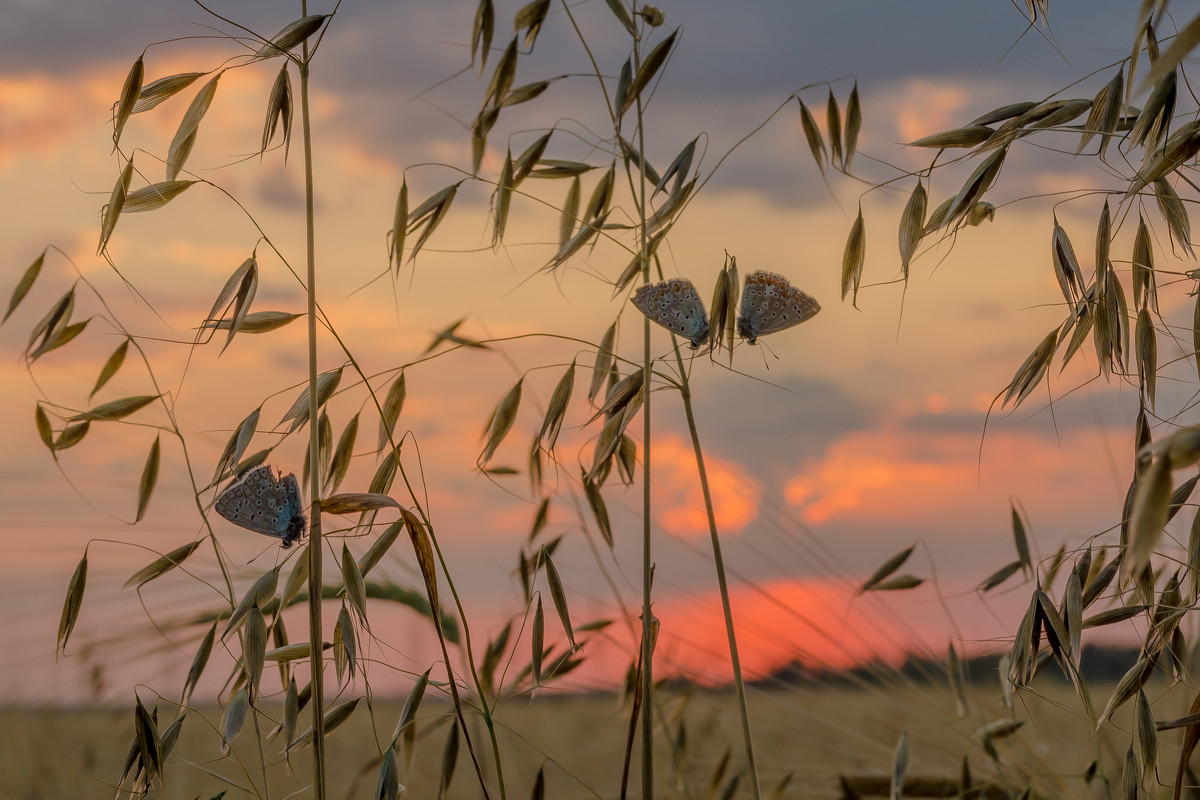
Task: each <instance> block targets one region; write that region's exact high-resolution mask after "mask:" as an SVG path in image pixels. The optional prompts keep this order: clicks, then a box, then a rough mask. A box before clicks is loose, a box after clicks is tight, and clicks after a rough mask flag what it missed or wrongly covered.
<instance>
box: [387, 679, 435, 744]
mask: <svg viewBox="0 0 1200 800" xmlns="http://www.w3.org/2000/svg"><path fill="white" fill-rule="evenodd" d="M428 686H429V670H425V671H424V672H423V673H421V675H420V677H418V678H417V680H416V681H414V682H413V687H412V688H411V689H409V690H408V696H407V697H405V698H404V707H403V708H402V709H401V711H400V719H399V720H398V721H397V722H396V731H395V733H393V734H392V739H393V741H394V740H399V739H402V740H403V741H404V743H405V745H406V748H405V749H406V753H407V755H408V758H409V760H410V761H411V759H412V755H413V752H414V750H415V745H416V741H417V710H418V709H420V707H421V701H422V700H424V699H425V689H426V688H427V687H428Z"/></svg>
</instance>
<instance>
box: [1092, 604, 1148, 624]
mask: <svg viewBox="0 0 1200 800" xmlns="http://www.w3.org/2000/svg"><path fill="white" fill-rule="evenodd" d="M1147 608H1148V606H1144V605H1133V606H1122V607H1121V608H1110V609H1109V610H1108V611H1101V612H1100V613H1099V614H1093V615H1092V616H1090V617H1088V618H1087V619H1085V620H1083V624H1082V627H1084V628H1102V627H1104V626H1105V625H1115V624H1116V623H1118V622H1125V621H1126V620H1130V619H1133V618H1134V617H1138V616H1141V615H1142V614H1144V613H1146V609H1147Z"/></svg>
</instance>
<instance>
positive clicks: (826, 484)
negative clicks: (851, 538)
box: [784, 424, 1125, 525]
mask: <svg viewBox="0 0 1200 800" xmlns="http://www.w3.org/2000/svg"><path fill="white" fill-rule="evenodd" d="M980 446H981V441H980V437H979V435H977V434H971V433H950V432H944V433H941V434H938V435H936V436H933V435H930V434H929V433H928V432H927V431H923V430H906V429H904V428H903V427H902V426H901V425H898V424H892V425H889V426H887V427H885V428H884V429H881V430H872V431H869V432H861V433H856V434H852V435H850V436H848V437H846V438H844V439H842V440H840V441H838V442H837V443H835V444H834V445H832V446H831V447H830V448H829V449H828V450H827V451H826V452H825V453H824V455H823V456H822V457H821V458H820V459H819V460H817V461H815V462H811V463H810V464H808V465H807V466H806V467H805V469H804V471H803V472H801V473H799V474H797V475H795V476H794V477H792V478H791V479H790V480H789V481H788V482H787V484H786V486H785V489H784V498H785V499H786V500H787V502H788V504H789V505H791V506H793V507H795V508H798V509H799V510H800V514H801V518H802V519H803V520H804V522H806V523H808V524H810V525H816V524H818V523H822V522H826V521H828V520H831V519H834V518H838V519H839V520H841V521H853V522H855V523H869V524H872V525H877V524H889V525H898V524H905V523H906V521H907V523H908V524H912V525H921V524H926V523H927V521H928V519H929V515H930V513H931V512H932V511H933V510H935V509H936V514H937V516H938V517H939V518H941V519H970V518H972V517H973V516H977V515H978V513H979V508H980V506H981V504H982V505H988V504H991V503H995V504H996V506H997V508H1003V506H1004V505H1007V499H1006V498H1007V497H1008V496H1009V495H1010V494H1016V495H1018V496H1020V497H1021V498H1022V500H1023V501H1025V502H1028V503H1035V504H1040V501H1043V500H1044V501H1046V502H1045V505H1046V506H1047V507H1048V508H1049V509H1056V508H1058V507H1059V506H1061V503H1060V502H1055V501H1054V498H1053V496H1052V494H1051V492H1052V491H1053V492H1062V491H1064V490H1065V488H1066V487H1068V486H1070V487H1075V486H1078V487H1080V490H1081V491H1082V490H1083V487H1085V486H1087V485H1088V484H1089V482H1090V483H1091V484H1092V485H1109V484H1110V483H1111V482H1112V479H1113V476H1112V475H1111V474H1110V465H1111V463H1112V462H1111V461H1110V460H1109V458H1110V457H1111V454H1112V452H1113V451H1114V450H1118V451H1119V448H1121V447H1123V446H1125V445H1123V444H1122V443H1120V442H1118V441H1110V440H1108V439H1106V438H1105V436H1104V433H1103V432H1102V431H1097V430H1092V429H1077V430H1070V431H1065V432H1063V433H1062V439H1061V441H1059V442H1055V441H1048V440H1044V439H1043V438H1040V437H1039V436H1037V435H1035V434H1033V433H1031V432H1029V431H1005V430H999V431H994V432H989V433H988V434H987V438H986V439H985V440H983V442H982V447H983V451H982V460H980ZM1081 465H1082V466H1081ZM1118 482H1119V481H1118ZM1048 487H1055V488H1054V489H1053V490H1052V489H1050V488H1048ZM923 521H924V522H923Z"/></svg>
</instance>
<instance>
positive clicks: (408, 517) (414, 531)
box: [400, 509, 442, 631]
mask: <svg viewBox="0 0 1200 800" xmlns="http://www.w3.org/2000/svg"><path fill="white" fill-rule="evenodd" d="M400 515H401V517H403V519H404V527H405V528H406V529H407V530H408V536H409V539H411V540H412V545H413V552H414V553H415V555H416V557H417V565H418V566H419V567H420V568H421V577H422V578H423V579H424V580H425V590H426V592H427V593H428V595H429V608H430V614H429V616H430V618H431V619H432V620H433V623H434V625H435V626H436V627H437V629H438V630H439V631H441V630H442V615H441V613H440V612H439V611H438V609H440V608H441V606H440V604H439V603H438V591H437V572H436V568H435V565H434V557H433V548H432V547H431V546H430V543H429V534H427V533H426V532H425V526H424V525H423V524H422V522H421V520H420V519H418V518H417V517H416V516H415V515H414V514H413V513H412V512H410V511H408V510H406V509H401V510H400Z"/></svg>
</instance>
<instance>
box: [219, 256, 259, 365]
mask: <svg viewBox="0 0 1200 800" xmlns="http://www.w3.org/2000/svg"><path fill="white" fill-rule="evenodd" d="M242 267H245V272H244V273H243V275H242V280H241V282H240V283H239V284H238V286H237V293H236V295H235V296H234V301H233V316H231V317H230V318H229V334H228V335H227V336H226V337H225V344H224V345H222V346H221V353H222V354H223V353H224V352H225V350H226V349H227V348H228V347H229V345H230V344H231V343H232V342H233V337H234V336H236V335H237V332H238V331H239V330H241V327H242V323H243V322H245V321H246V315H247V314H249V313H250V305H251V304H252V303H253V302H254V295H255V294H256V293H257V292H258V260H257V259H255V258H254V257H253V256H251V257H250V258H248V259H246V262H245V263H244V264H243V265H242ZM238 272H242V268H239V269H238V270H237V271H236V272H235V273H234V274H235V275H236V274H237V273H238ZM225 286H226V289H228V288H229V284H228V283H226V284H225ZM224 293H225V292H224V290H222V295H224Z"/></svg>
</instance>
